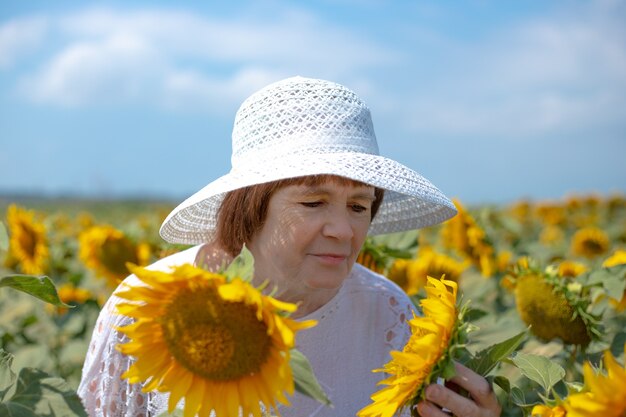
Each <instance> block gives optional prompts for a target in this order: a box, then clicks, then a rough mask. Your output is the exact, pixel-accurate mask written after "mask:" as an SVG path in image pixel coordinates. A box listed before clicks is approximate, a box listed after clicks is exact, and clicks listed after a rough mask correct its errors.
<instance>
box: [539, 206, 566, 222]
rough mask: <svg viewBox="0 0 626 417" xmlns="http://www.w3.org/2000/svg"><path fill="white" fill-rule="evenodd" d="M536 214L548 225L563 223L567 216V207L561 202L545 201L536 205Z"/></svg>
mask: <svg viewBox="0 0 626 417" xmlns="http://www.w3.org/2000/svg"><path fill="white" fill-rule="evenodd" d="M535 214H536V216H537V217H539V219H541V221H542V222H543V223H544V224H546V225H552V226H557V225H563V224H564V223H565V220H566V218H567V216H566V212H565V208H564V207H563V206H561V205H559V204H554V203H543V204H540V205H538V206H537V207H536V209H535Z"/></svg>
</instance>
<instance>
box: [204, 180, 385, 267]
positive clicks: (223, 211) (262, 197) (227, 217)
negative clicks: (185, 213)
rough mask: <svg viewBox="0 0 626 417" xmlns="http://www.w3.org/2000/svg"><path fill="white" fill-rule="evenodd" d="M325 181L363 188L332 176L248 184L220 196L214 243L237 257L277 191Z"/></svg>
mask: <svg viewBox="0 0 626 417" xmlns="http://www.w3.org/2000/svg"><path fill="white" fill-rule="evenodd" d="M327 182H333V183H335V184H338V185H352V186H362V185H367V184H364V183H362V182H359V181H354V180H351V179H348V178H344V177H338V176H335V175H309V176H306V177H297V178H288V179H284V180H279V181H273V182H268V183H264V184H256V185H251V186H249V187H244V188H240V189H237V190H234V191H231V192H229V193H228V194H226V196H225V197H224V201H222V204H221V206H220V208H219V211H218V213H217V230H216V240H217V243H218V244H219V245H220V246H221V247H222V248H223V249H224V250H225V251H226V252H228V253H229V254H231V255H232V256H237V254H239V252H240V251H241V248H242V247H243V244H244V243H246V242H249V241H250V240H251V239H252V237H253V236H254V234H255V233H256V232H257V231H259V230H260V229H261V227H263V223H265V218H266V217H267V208H268V206H269V202H270V198H271V197H272V195H274V193H275V192H276V191H277V190H279V189H280V188H283V187H286V186H288V185H308V186H314V185H319V184H324V183H327ZM384 192H385V190H383V189H382V188H374V196H375V200H374V201H373V202H372V218H371V220H373V219H374V216H375V215H376V213H377V212H378V208H379V207H380V204H381V203H382V201H383V196H384Z"/></svg>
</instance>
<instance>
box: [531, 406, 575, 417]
mask: <svg viewBox="0 0 626 417" xmlns="http://www.w3.org/2000/svg"><path fill="white" fill-rule="evenodd" d="M530 415H531V417H565V416H566V415H567V411H566V410H565V408H564V407H563V406H562V405H560V404H559V405H555V406H554V407H549V406H547V405H543V404H538V405H536V406H534V407H533V410H532V412H531V413H530Z"/></svg>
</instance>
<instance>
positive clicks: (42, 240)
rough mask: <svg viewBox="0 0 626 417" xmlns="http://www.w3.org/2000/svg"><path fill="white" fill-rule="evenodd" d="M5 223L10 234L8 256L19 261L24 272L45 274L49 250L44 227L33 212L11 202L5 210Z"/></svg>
mask: <svg viewBox="0 0 626 417" xmlns="http://www.w3.org/2000/svg"><path fill="white" fill-rule="evenodd" d="M7 224H8V227H9V233H10V235H11V237H10V240H9V257H10V258H13V259H14V260H15V261H17V263H19V265H20V268H21V270H22V272H23V273H25V274H34V275H40V274H45V273H46V270H47V269H48V262H49V250H48V239H47V237H46V228H45V226H44V224H43V223H41V222H39V221H38V220H37V219H35V213H34V212H33V211H31V210H26V209H22V208H20V207H18V206H16V205H15V204H11V205H10V206H9V208H8V210H7Z"/></svg>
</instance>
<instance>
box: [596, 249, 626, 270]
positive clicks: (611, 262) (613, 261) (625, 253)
mask: <svg viewBox="0 0 626 417" xmlns="http://www.w3.org/2000/svg"><path fill="white" fill-rule="evenodd" d="M625 264H626V250H622V249H618V250H616V251H615V253H613V255H611V256H609V257H608V258H606V259H605V260H604V262H602V266H603V267H605V268H610V267H612V266H617V265H625Z"/></svg>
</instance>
